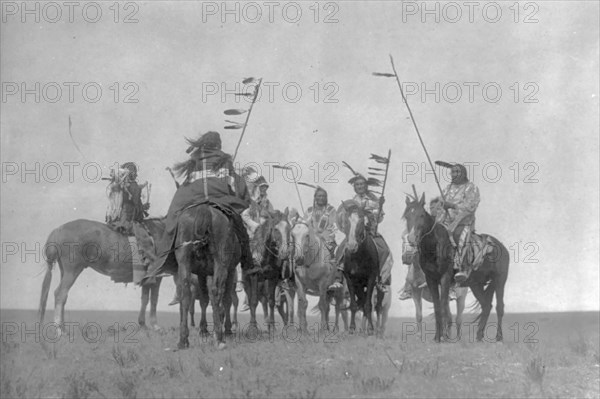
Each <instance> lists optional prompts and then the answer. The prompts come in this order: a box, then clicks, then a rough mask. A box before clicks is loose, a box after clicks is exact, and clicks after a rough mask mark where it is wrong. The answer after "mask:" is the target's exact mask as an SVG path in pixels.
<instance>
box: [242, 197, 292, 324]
mask: <svg viewBox="0 0 600 399" xmlns="http://www.w3.org/2000/svg"><path fill="white" fill-rule="evenodd" d="M288 216H289V212H288V209H287V208H286V210H285V212H283V213H282V212H280V211H275V212H274V213H271V214H269V216H268V217H267V220H266V221H265V222H264V223H263V224H262V225H260V226H259V227H258V228H257V230H256V232H255V233H254V238H253V244H252V246H253V247H254V246H256V247H257V249H256V252H257V253H259V254H260V256H259V259H254V262H255V264H256V263H258V265H257V266H256V267H254V268H253V269H251V270H244V271H242V277H243V280H244V287H245V290H246V295H248V306H249V307H250V326H252V327H257V323H256V307H257V306H258V303H259V302H260V300H261V297H263V296H265V297H266V299H267V302H268V318H267V325H268V328H269V332H273V331H274V327H275V288H276V287H277V284H279V282H280V281H281V280H282V268H283V264H284V262H287V258H288V253H289V251H288V243H289V237H290V223H289V221H288Z"/></svg>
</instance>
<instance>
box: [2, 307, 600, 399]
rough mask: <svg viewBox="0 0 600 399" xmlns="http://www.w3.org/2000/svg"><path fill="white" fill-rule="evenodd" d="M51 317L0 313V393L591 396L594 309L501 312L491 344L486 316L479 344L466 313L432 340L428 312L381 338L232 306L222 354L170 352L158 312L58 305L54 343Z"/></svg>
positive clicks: (203, 348) (175, 330)
mask: <svg viewBox="0 0 600 399" xmlns="http://www.w3.org/2000/svg"><path fill="white" fill-rule="evenodd" d="M52 313H53V312H52V311H51V310H50V311H49V312H48V313H47V316H46V320H47V321H48V322H47V323H46V324H44V325H39V324H36V312H35V311H32V310H12V309H3V310H2V311H1V317H0V318H1V322H2V345H1V366H2V368H1V384H0V389H1V391H0V397H2V398H113V397H115V398H121V397H123V398H181V397H195V398H213V397H215V398H217V397H218V398H353V397H356V398H413V397H446V398H467V397H468V398H481V397H503V398H516V397H519V398H521V397H542V398H563V397H569V398H573V397H577V398H598V397H600V365H599V363H600V358H599V341H600V321H599V315H598V314H597V313H590V312H585V313H584V312H579V313H577V312H575V313H535V314H534V313H531V314H510V313H508V314H506V315H505V320H504V342H503V343H495V342H493V338H494V337H495V336H496V326H495V321H496V319H495V315H494V314H492V316H491V318H490V327H489V328H488V330H486V337H485V339H484V341H483V342H475V340H474V327H472V326H471V325H470V324H469V323H470V322H471V321H472V320H473V319H474V317H475V315H473V314H466V315H465V316H464V319H465V321H464V322H463V333H462V337H461V338H460V340H458V339H453V340H451V341H453V342H444V343H441V344H436V343H434V342H433V331H432V330H433V328H434V324H433V319H432V318H431V316H430V317H427V318H426V319H425V320H426V326H425V329H424V330H423V332H422V334H419V333H417V332H416V328H415V327H416V325H415V324H414V322H413V319H409V318H391V319H390V320H389V322H388V326H387V330H386V333H385V338H384V339H380V338H376V337H374V336H365V335H364V334H361V333H356V334H354V335H350V334H348V333H346V332H343V331H342V332H335V333H333V332H328V331H322V330H321V329H319V328H318V324H317V319H316V318H315V317H311V318H309V332H308V334H304V335H301V334H299V332H298V329H297V328H296V326H295V325H290V326H288V327H285V328H284V327H283V326H282V325H279V326H278V329H277V330H276V332H275V333H273V334H268V333H267V332H266V331H263V332H262V333H261V334H256V333H255V332H253V331H252V330H250V329H248V324H247V322H248V316H247V314H246V313H242V314H241V315H240V316H239V320H240V324H239V328H238V329H237V333H236V334H235V335H234V336H232V337H230V338H229V340H228V342H227V347H226V349H224V350H218V349H217V348H216V346H215V344H214V342H213V340H212V338H210V337H209V338H204V337H201V336H200V335H199V334H198V330H197V328H194V329H191V331H190V348H189V349H187V350H176V349H174V348H176V347H177V340H178V334H179V327H178V324H179V322H178V314H177V313H159V314H158V320H159V324H160V325H161V327H162V329H161V330H159V331H153V330H148V329H140V328H139V326H138V325H137V322H136V320H137V313H136V312H128V311H120V312H115V311H110V312H109V311H87V312H86V311H69V310H68V309H67V311H66V321H67V322H68V323H70V324H68V327H67V331H68V334H65V335H63V336H62V337H61V338H60V339H57V338H56V335H55V329H54V326H53V325H52V323H50V322H49V321H51V320H52V316H53V315H52ZM211 317H212V316H211V315H210V314H209V321H210V318H211ZM198 318H199V315H197V319H198ZM278 321H280V320H278ZM259 323H262V311H260V312H259ZM261 328H263V330H264V326H261Z"/></svg>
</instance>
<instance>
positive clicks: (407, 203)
mask: <svg viewBox="0 0 600 399" xmlns="http://www.w3.org/2000/svg"><path fill="white" fill-rule="evenodd" d="M406 205H410V198H408V195H407V196H406Z"/></svg>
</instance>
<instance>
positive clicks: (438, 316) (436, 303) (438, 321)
mask: <svg viewBox="0 0 600 399" xmlns="http://www.w3.org/2000/svg"><path fill="white" fill-rule="evenodd" d="M426 278H427V287H428V288H429V293H430V294H431V300H432V301H433V310H434V313H435V337H434V338H433V339H434V341H435V342H438V343H439V342H440V341H441V337H442V329H443V321H442V312H443V309H442V307H441V303H440V291H439V288H438V283H437V281H435V280H434V279H432V278H431V277H429V276H427V277H426Z"/></svg>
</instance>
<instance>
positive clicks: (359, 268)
mask: <svg viewBox="0 0 600 399" xmlns="http://www.w3.org/2000/svg"><path fill="white" fill-rule="evenodd" d="M337 215H338V219H337V225H338V228H339V229H340V231H342V232H343V233H344V235H345V236H346V238H345V245H344V243H342V245H340V247H339V248H338V251H340V250H343V251H345V252H344V255H343V260H342V262H343V263H344V275H345V276H346V281H347V284H348V291H349V293H350V311H351V316H350V332H353V331H354V330H355V329H356V322H355V315H356V312H357V311H358V310H362V312H363V315H364V316H363V317H366V318H367V323H368V324H367V332H368V333H369V334H372V333H373V331H374V328H373V317H372V309H373V302H372V298H373V290H374V289H375V283H376V281H377V276H378V275H379V263H378V255H377V247H376V246H375V243H374V242H373V240H372V238H371V237H370V236H369V234H368V233H367V228H366V226H365V218H366V214H365V210H364V209H363V208H362V207H360V206H359V204H358V203H357V202H356V201H354V200H347V201H344V202H342V205H340V207H339V208H338V211H337ZM338 258H339V256H338ZM377 297H378V298H379V296H377Z"/></svg>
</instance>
